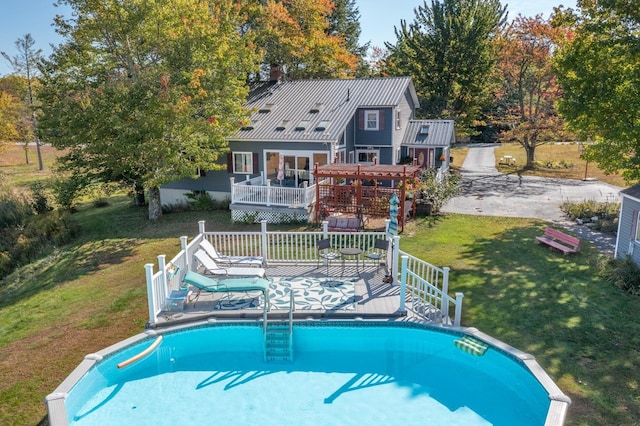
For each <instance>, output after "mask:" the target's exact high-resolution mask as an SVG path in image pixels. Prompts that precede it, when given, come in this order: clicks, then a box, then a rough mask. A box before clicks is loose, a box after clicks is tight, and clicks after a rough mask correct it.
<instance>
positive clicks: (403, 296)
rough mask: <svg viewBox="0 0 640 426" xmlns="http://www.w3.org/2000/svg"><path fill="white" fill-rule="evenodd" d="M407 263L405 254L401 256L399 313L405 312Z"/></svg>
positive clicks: (407, 258) (407, 259) (407, 257)
mask: <svg viewBox="0 0 640 426" xmlns="http://www.w3.org/2000/svg"><path fill="white" fill-rule="evenodd" d="M395 238H397V237H395ZM408 262H409V256H407V255H406V254H405V255H403V256H402V274H401V277H400V309H399V310H400V312H401V313H405V312H407V308H406V306H405V299H406V297H407V295H406V293H407V263H408Z"/></svg>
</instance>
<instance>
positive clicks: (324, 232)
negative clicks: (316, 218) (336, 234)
mask: <svg viewBox="0 0 640 426" xmlns="http://www.w3.org/2000/svg"><path fill="white" fill-rule="evenodd" d="M322 238H329V221H328V220H323V221H322Z"/></svg>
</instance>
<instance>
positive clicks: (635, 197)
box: [614, 184, 640, 266]
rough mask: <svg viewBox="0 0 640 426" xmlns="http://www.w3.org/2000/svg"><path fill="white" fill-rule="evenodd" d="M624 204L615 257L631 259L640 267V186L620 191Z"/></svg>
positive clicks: (622, 205) (622, 204) (621, 206)
mask: <svg viewBox="0 0 640 426" xmlns="http://www.w3.org/2000/svg"><path fill="white" fill-rule="evenodd" d="M620 196H621V197H622V203H621V205H620V217H619V220H618V236H617V238H616V249H615V252H614V257H615V258H618V259H624V258H626V257H630V258H631V259H632V260H633V261H634V263H635V264H636V265H638V266H640V214H639V213H640V184H638V185H635V186H632V187H630V188H627V189H625V190H622V191H620Z"/></svg>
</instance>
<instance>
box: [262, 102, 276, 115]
mask: <svg viewBox="0 0 640 426" xmlns="http://www.w3.org/2000/svg"><path fill="white" fill-rule="evenodd" d="M275 106H276V105H275V104H266V105H265V106H263V107H262V108H260V109H259V110H258V112H259V113H260V114H268V113H270V112H271V110H273V108H274V107H275Z"/></svg>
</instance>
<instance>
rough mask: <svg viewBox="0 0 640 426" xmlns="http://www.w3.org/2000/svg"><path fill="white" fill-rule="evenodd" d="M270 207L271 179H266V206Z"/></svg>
mask: <svg viewBox="0 0 640 426" xmlns="http://www.w3.org/2000/svg"><path fill="white" fill-rule="evenodd" d="M270 205H271V179H267V206H270Z"/></svg>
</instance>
